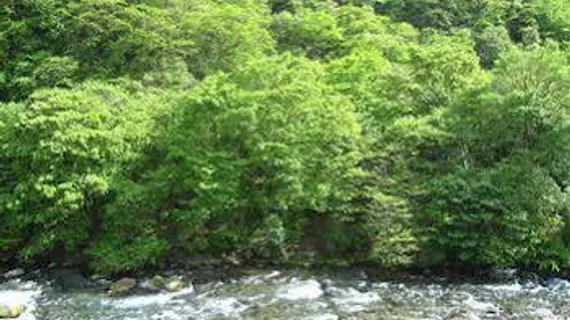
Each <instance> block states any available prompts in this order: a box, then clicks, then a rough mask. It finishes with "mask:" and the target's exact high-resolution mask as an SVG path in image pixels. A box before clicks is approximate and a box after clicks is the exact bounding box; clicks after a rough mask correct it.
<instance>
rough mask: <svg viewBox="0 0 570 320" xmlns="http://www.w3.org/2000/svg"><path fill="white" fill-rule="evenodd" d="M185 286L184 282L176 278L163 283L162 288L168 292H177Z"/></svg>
mask: <svg viewBox="0 0 570 320" xmlns="http://www.w3.org/2000/svg"><path fill="white" fill-rule="evenodd" d="M185 287H186V285H185V284H184V282H182V281H180V280H178V279H173V280H170V281H168V282H167V283H166V284H165V285H164V288H165V289H166V290H168V291H170V292H178V291H181V290H182V289H184V288H185Z"/></svg>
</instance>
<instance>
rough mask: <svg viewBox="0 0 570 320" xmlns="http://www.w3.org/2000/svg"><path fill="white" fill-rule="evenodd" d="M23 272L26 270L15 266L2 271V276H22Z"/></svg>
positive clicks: (8, 277) (9, 277) (7, 277)
mask: <svg viewBox="0 0 570 320" xmlns="http://www.w3.org/2000/svg"><path fill="white" fill-rule="evenodd" d="M25 273H26V272H25V271H24V269H22V268H17V269H14V270H10V271H8V272H6V273H4V278H6V279H11V278H17V277H21V276H23V275H24V274H25Z"/></svg>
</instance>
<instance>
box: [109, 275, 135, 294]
mask: <svg viewBox="0 0 570 320" xmlns="http://www.w3.org/2000/svg"><path fill="white" fill-rule="evenodd" d="M136 286H137V281H136V280H135V279H132V278H122V279H119V280H117V281H115V282H113V283H112V284H111V287H110V288H109V291H108V293H109V295H111V296H121V295H125V294H127V293H129V292H131V291H132V290H133V289H134V288H136Z"/></svg>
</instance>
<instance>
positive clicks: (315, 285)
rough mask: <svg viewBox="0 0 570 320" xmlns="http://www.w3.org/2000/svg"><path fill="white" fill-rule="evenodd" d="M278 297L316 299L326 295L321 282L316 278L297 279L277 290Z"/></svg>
mask: <svg viewBox="0 0 570 320" xmlns="http://www.w3.org/2000/svg"><path fill="white" fill-rule="evenodd" d="M276 295H277V297H278V298H281V299H284V300H314V299H318V298H320V297H321V296H322V295H324V291H323V289H322V288H321V284H320V283H319V282H317V281H315V280H307V281H295V282H293V283H290V284H288V285H286V286H284V287H282V288H280V289H279V290H278V291H277V294H276Z"/></svg>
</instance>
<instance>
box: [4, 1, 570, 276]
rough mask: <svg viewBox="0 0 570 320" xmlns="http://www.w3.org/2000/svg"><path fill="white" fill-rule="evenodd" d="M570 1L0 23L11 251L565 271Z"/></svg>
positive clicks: (357, 5) (59, 6)
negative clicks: (201, 256) (202, 255)
mask: <svg viewBox="0 0 570 320" xmlns="http://www.w3.org/2000/svg"><path fill="white" fill-rule="evenodd" d="M569 40H570V4H568V3H567V1H563V0H545V1H524V0H520V1H507V0H477V1H467V0H452V1H448V0H446V1H443V0H405V1H404V0H382V1H377V0H376V1H375V0H352V1H348V0H345V1H340V0H339V1H309V0H231V1H221V0H190V1H188V0H169V1H163V0H161V1H158V0H138V1H134V0H75V1H63V0H19V1H7V3H6V4H5V5H3V6H2V8H0V223H1V224H2V226H3V228H2V230H1V231H0V257H2V259H8V260H10V261H11V262H15V263H18V262H35V261H45V260H46V259H49V260H58V261H60V262H66V261H68V262H69V261H74V262H81V263H85V264H86V265H88V266H90V267H91V268H92V269H93V270H94V271H97V272H102V273H113V272H120V271H129V270H136V269H140V268H144V267H148V266H154V265H160V264H161V263H162V262H164V261H169V260H170V261H171V260H176V259H181V257H192V256H194V255H199V254H213V255H222V254H224V255H230V254H235V255H237V256H238V257H239V258H241V259H246V260H247V259H263V260H270V261H288V260H289V261H306V260H308V259H312V258H311V257H313V256H314V254H315V253H316V254H317V255H316V257H317V258H318V259H320V260H321V261H330V260H331V259H332V260H335V261H349V262H354V261H373V262H377V263H380V264H382V265H384V266H409V265H417V266H423V267H441V266H453V267H476V268H480V267H492V266H497V267H525V268H535V269H541V270H543V271H562V270H564V269H566V268H568V267H570V207H569V206H570V202H569V200H570V198H569V197H568V193H567V191H566V185H567V184H568V181H570V66H569V61H570V60H569V58H570V51H569V49H568V46H567V41H569Z"/></svg>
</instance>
